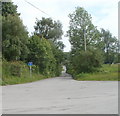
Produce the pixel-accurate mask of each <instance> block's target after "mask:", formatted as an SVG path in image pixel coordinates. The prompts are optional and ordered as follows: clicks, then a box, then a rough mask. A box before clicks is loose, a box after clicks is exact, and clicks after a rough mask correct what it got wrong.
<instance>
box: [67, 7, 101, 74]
mask: <svg viewBox="0 0 120 116" xmlns="http://www.w3.org/2000/svg"><path fill="white" fill-rule="evenodd" d="M69 18H70V26H69V30H68V31H67V35H68V36H69V41H70V43H71V45H72V50H71V53H70V57H69V60H70V61H69V65H68V66H67V67H68V70H70V71H68V72H71V73H72V74H79V73H81V72H92V71H95V70H96V69H97V68H98V67H100V66H101V64H102V57H98V56H102V54H101V52H100V51H99V49H98V48H97V47H96V44H97V42H98V39H99V31H98V30H97V28H96V27H95V26H94V25H93V24H92V17H91V15H90V14H88V12H87V11H86V10H85V9H84V8H82V7H77V8H76V10H75V11H74V12H73V13H72V14H69Z"/></svg>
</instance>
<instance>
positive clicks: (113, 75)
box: [74, 64, 120, 81]
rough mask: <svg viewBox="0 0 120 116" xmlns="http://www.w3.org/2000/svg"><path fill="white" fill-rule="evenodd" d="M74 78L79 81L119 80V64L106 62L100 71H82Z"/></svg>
mask: <svg viewBox="0 0 120 116" xmlns="http://www.w3.org/2000/svg"><path fill="white" fill-rule="evenodd" d="M119 73H120V72H119ZM74 79H75V80H79V81H118V64H112V65H109V64H104V65H103V66H102V67H101V68H100V70H99V71H97V72H94V73H80V74H78V75H76V76H75V77H74Z"/></svg>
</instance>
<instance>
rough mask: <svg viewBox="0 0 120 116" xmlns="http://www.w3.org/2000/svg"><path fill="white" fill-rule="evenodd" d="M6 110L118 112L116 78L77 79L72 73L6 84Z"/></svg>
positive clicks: (13, 111)
mask: <svg viewBox="0 0 120 116" xmlns="http://www.w3.org/2000/svg"><path fill="white" fill-rule="evenodd" d="M2 90H3V114H117V113H118V82H117V81H76V80H73V79H72V78H71V77H70V76H69V75H67V74H64V75H62V76H61V77H56V78H50V79H45V80H41V81H37V82H32V83H27V84H18V85H8V86H3V87H2Z"/></svg>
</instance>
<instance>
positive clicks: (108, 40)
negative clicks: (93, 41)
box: [97, 28, 118, 63]
mask: <svg viewBox="0 0 120 116" xmlns="http://www.w3.org/2000/svg"><path fill="white" fill-rule="evenodd" d="M97 46H98V47H99V48H100V49H101V50H102V51H103V53H104V57H105V60H104V63H112V62H114V60H115V57H116V54H117V53H118V40H117V38H116V37H114V36H112V34H111V33H110V31H109V30H105V29H103V28H102V29H101V32H100V38H99V42H98V44H97Z"/></svg>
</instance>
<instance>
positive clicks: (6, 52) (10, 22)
mask: <svg viewBox="0 0 120 116" xmlns="http://www.w3.org/2000/svg"><path fill="white" fill-rule="evenodd" d="M27 42H28V32H27V30H26V27H25V26H24V25H23V23H22V20H21V19H20V18H19V17H18V15H14V16H13V15H8V16H6V17H4V16H3V17H2V50H3V52H2V54H3V57H4V58H5V59H7V60H9V61H11V60H25V59H26V57H27V54H28V48H27Z"/></svg>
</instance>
